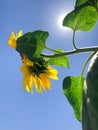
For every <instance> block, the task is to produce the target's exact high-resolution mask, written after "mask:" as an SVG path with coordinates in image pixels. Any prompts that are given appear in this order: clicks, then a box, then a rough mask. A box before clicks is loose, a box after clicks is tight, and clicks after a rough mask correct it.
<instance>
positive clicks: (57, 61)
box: [49, 48, 70, 68]
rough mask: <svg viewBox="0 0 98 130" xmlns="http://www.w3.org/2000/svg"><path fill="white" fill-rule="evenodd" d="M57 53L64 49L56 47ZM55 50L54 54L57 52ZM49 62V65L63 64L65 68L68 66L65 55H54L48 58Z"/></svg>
mask: <svg viewBox="0 0 98 130" xmlns="http://www.w3.org/2000/svg"><path fill="white" fill-rule="evenodd" d="M56 51H58V53H63V52H64V51H63V50H62V49H60V48H59V49H57V50H56ZM58 53H57V52H55V53H54V54H58ZM49 63H50V64H51V65H56V66H65V67H67V68H69V67H70V65H69V61H68V57H67V56H60V57H55V58H50V59H49Z"/></svg>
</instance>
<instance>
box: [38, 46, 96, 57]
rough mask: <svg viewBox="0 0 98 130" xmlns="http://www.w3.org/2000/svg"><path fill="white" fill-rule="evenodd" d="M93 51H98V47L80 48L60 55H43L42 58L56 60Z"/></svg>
mask: <svg viewBox="0 0 98 130" xmlns="http://www.w3.org/2000/svg"><path fill="white" fill-rule="evenodd" d="M91 51H94V52H95V51H98V46H95V47H86V48H80V49H79V48H78V49H76V50H70V51H66V52H62V53H59V54H44V53H43V54H41V56H43V57H47V58H55V57H60V56H65V55H72V54H78V53H83V52H91Z"/></svg>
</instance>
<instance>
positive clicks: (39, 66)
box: [8, 30, 58, 93]
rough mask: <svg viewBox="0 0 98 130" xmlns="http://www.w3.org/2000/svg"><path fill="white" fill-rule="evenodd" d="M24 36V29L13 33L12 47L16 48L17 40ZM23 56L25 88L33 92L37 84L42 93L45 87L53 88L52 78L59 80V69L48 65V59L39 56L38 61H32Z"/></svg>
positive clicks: (10, 43) (22, 69) (10, 44)
mask: <svg viewBox="0 0 98 130" xmlns="http://www.w3.org/2000/svg"><path fill="white" fill-rule="evenodd" d="M21 36H22V30H20V31H19V32H18V34H15V32H12V35H11V36H10V37H9V39H8V44H9V46H10V47H12V48H14V49H15V48H16V40H17V39H18V38H19V37H21ZM20 56H21V58H22V63H23V65H22V67H21V72H22V73H23V74H24V76H23V84H24V89H25V90H26V91H28V92H32V93H33V87H34V86H35V88H36V90H37V92H39V93H42V90H43V89H44V90H45V91H46V90H49V89H50V88H51V82H50V78H52V79H54V80H58V77H57V74H58V71H57V70H56V69H53V68H52V67H51V66H49V65H48V61H47V60H46V59H45V58H42V57H41V58H39V59H38V60H37V61H36V62H33V61H30V60H29V59H28V58H27V57H26V56H25V55H24V54H20Z"/></svg>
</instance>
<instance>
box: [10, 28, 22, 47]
mask: <svg viewBox="0 0 98 130" xmlns="http://www.w3.org/2000/svg"><path fill="white" fill-rule="evenodd" d="M21 36H22V30H20V31H19V32H18V34H15V32H12V35H11V36H10V37H9V39H8V45H9V46H10V47H12V48H16V40H17V38H19V37H21Z"/></svg>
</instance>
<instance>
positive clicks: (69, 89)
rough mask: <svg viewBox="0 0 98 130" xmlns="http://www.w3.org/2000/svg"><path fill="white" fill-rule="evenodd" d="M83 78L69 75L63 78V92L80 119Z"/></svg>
mask: <svg viewBox="0 0 98 130" xmlns="http://www.w3.org/2000/svg"><path fill="white" fill-rule="evenodd" d="M84 80H85V78H84V77H82V76H77V77H74V76H69V77H66V78H64V80H63V92H64V95H65V96H66V97H67V99H68V101H69V103H70V104H71V105H72V107H73V109H74V113H75V116H76V118H77V119H78V120H79V121H81V107H82V90H83V86H84Z"/></svg>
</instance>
